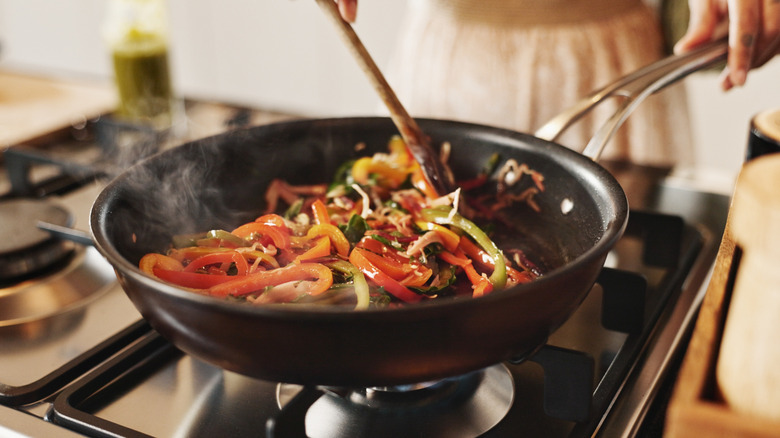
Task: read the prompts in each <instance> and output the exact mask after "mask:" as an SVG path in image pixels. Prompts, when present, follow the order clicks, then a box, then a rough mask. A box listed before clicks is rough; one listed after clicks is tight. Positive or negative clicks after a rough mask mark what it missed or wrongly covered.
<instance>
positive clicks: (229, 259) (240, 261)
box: [184, 251, 249, 275]
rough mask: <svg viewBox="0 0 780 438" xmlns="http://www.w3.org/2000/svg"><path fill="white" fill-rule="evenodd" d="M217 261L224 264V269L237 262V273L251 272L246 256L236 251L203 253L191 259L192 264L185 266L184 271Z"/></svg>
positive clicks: (193, 269) (191, 270) (190, 270)
mask: <svg viewBox="0 0 780 438" xmlns="http://www.w3.org/2000/svg"><path fill="white" fill-rule="evenodd" d="M217 263H219V264H220V265H223V268H222V270H223V271H227V268H228V267H229V266H230V264H231V263H235V265H236V270H237V271H238V272H237V275H246V274H247V273H248V272H249V263H247V261H246V259H245V258H244V256H242V255H241V254H239V253H238V252H236V251H229V252H213V253H211V254H206V255H203V256H201V257H198V258H197V259H195V260H193V261H191V262H190V264H189V265H187V266H186V267H185V268H184V271H185V272H195V271H197V270H198V269H201V268H203V267H204V266H208V265H214V264H217Z"/></svg>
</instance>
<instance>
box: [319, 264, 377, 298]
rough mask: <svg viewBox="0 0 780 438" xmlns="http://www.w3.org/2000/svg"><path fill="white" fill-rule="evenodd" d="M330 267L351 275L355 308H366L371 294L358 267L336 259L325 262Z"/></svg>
mask: <svg viewBox="0 0 780 438" xmlns="http://www.w3.org/2000/svg"><path fill="white" fill-rule="evenodd" d="M326 266H328V267H329V268H330V269H333V270H336V271H339V272H342V273H344V274H347V275H348V276H350V277H352V285H353V287H354V288H355V295H356V296H357V304H356V305H355V310H365V309H368V305H369V303H370V301H371V296H370V294H369V290H368V282H367V281H366V276H365V275H363V273H362V272H360V269H358V268H357V267H355V265H353V264H352V263H349V262H345V261H342V260H338V261H335V262H332V263H327V264H326Z"/></svg>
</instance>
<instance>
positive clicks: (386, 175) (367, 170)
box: [352, 157, 409, 189]
mask: <svg viewBox="0 0 780 438" xmlns="http://www.w3.org/2000/svg"><path fill="white" fill-rule="evenodd" d="M372 174H373V175H376V176H377V180H378V182H379V185H381V186H383V187H387V188H391V189H395V188H398V187H399V186H400V185H401V184H403V182H404V181H405V180H406V177H407V176H408V175H409V170H408V169H406V168H398V167H394V166H392V165H391V164H390V163H388V162H385V161H381V160H377V159H375V158H373V157H363V158H358V159H357V160H355V164H353V165H352V178H353V179H354V180H355V182H357V183H358V184H363V185H365V184H368V182H369V179H370V177H371V175H372Z"/></svg>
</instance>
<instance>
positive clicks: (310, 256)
mask: <svg viewBox="0 0 780 438" xmlns="http://www.w3.org/2000/svg"><path fill="white" fill-rule="evenodd" d="M314 242H315V243H314V246H312V247H311V248H309V249H307V250H306V251H305V252H304V253H303V254H300V255H298V256H297V257H295V263H301V262H305V261H309V260H314V259H318V258H321V257H327V256H329V255H330V239H328V237H327V236H322V237H319V238H317V239H315V241H314Z"/></svg>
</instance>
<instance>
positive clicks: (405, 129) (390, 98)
mask: <svg viewBox="0 0 780 438" xmlns="http://www.w3.org/2000/svg"><path fill="white" fill-rule="evenodd" d="M317 3H319V5H320V7H321V8H322V10H323V11H325V15H327V16H328V17H329V18H330V19H331V21H332V22H333V24H335V25H336V29H338V30H339V33H340V34H341V36H342V38H344V40H345V41H346V42H347V46H348V47H349V48H350V51H351V53H352V55H353V56H354V58H355V60H356V61H357V62H358V64H359V65H360V67H361V68H362V69H363V72H364V73H365V74H366V76H367V77H368V79H369V81H370V82H371V85H372V86H373V87H374V90H375V91H376V92H377V94H379V97H380V98H381V99H382V101H383V102H384V104H385V106H386V107H387V109H388V110H389V111H390V117H391V119H392V120H393V123H394V124H395V126H396V128H397V129H398V131H399V132H400V134H401V137H402V138H403V139H404V141H405V142H406V145H407V147H408V148H409V150H410V151H411V153H412V155H413V156H414V157H415V159H416V160H417V162H418V163H419V164H420V166H421V167H422V169H423V173H425V176H426V178H427V179H428V182H429V183H430V184H431V185H432V186H433V187H434V189H436V191H437V192H438V193H439V194H440V195H442V194H446V193H449V191H450V190H449V186H450V181H449V179H448V178H447V177H446V175H447V172H446V171H444V169H443V166H442V164H441V163H440V161H439V158H438V155H437V154H436V153H435V152H434V150H433V148H431V146H430V144H429V142H428V138H427V136H425V135H424V134H423V132H422V130H420V127H419V126H418V125H417V122H415V121H414V119H413V118H412V117H410V116H409V113H408V112H407V111H406V109H405V108H404V106H403V105H401V101H400V100H398V97H397V96H396V95H395V92H393V89H392V88H391V87H390V84H389V83H388V82H387V80H386V79H385V77H384V75H382V72H381V71H380V70H379V67H377V65H376V63H375V62H374V60H373V59H372V58H371V55H369V53H368V50H366V47H365V46H364V45H363V43H362V42H361V41H360V38H358V36H357V34H356V33H355V30H354V29H353V28H352V26H350V24H349V23H347V22H346V21H345V20H344V19H343V18H341V14H340V13H339V10H338V6H337V5H336V3H335V2H334V0H317Z"/></svg>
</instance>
